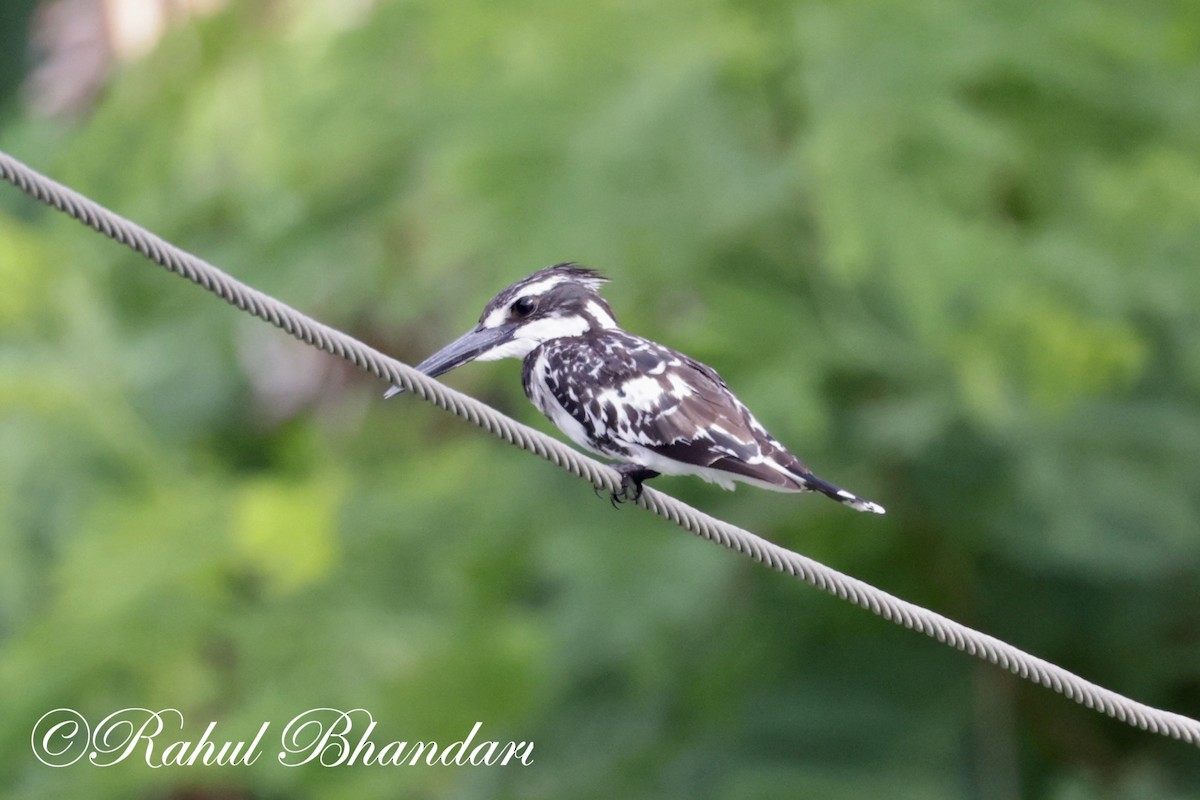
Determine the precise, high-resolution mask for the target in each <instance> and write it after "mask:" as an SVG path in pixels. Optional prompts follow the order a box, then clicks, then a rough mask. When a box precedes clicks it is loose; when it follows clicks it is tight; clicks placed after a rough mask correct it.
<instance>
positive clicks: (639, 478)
mask: <svg viewBox="0 0 1200 800" xmlns="http://www.w3.org/2000/svg"><path fill="white" fill-rule="evenodd" d="M616 470H617V472H619V473H620V474H621V488H620V490H619V491H616V492H613V493H612V495H611V496H610V497H609V502H611V503H612V504H613V508H616V507H617V506H618V505H620V504H621V503H625V502H629V503H636V502H637V501H638V499H639V498H640V497H641V496H642V482H643V481H647V480H650V479H651V478H657V477H658V476H659V473H657V472H655V471H654V470H652V469H646V468H645V467H643V466H642V465H640V464H619V465H617V467H616Z"/></svg>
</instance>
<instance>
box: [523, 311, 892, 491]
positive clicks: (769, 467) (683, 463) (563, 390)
mask: <svg viewBox="0 0 1200 800" xmlns="http://www.w3.org/2000/svg"><path fill="white" fill-rule="evenodd" d="M531 356H532V357H531V358H528V359H527V360H526V362H525V369H524V371H523V375H522V378H523V382H524V384H525V391H526V394H528V396H529V398H530V400H532V401H533V403H534V404H535V405H536V406H538V408H539V409H541V411H542V412H543V413H544V414H546V415H547V416H548V417H550V419H551V420H552V421H553V422H554V423H555V424H556V425H558V427H559V428H561V429H562V430H563V431H564V432H565V433H566V434H567V435H568V436H570V437H571V439H573V440H574V441H575V442H577V443H578V444H580V445H583V446H584V447H587V448H589V449H591V450H593V451H595V452H598V453H600V454H602V455H605V456H609V457H611V458H616V459H622V460H626V461H631V462H634V463H637V464H640V465H642V466H645V467H647V468H649V469H652V470H654V471H656V472H661V473H663V474H668V475H671V474H674V475H679V474H691V475H698V476H700V477H702V478H704V479H705V480H708V481H711V482H713V483H717V484H719V485H721V486H724V487H725V488H727V489H732V488H733V482H734V480H740V481H743V482H746V483H751V484H754V485H757V486H761V487H763V488H767V489H773V490H775V491H783V492H800V491H817V492H821V493H822V494H826V495H828V496H829V497H831V498H833V499H834V500H837V501H839V502H841V503H845V504H846V505H849V506H851V507H853V508H856V509H858V510H860V511H875V512H876V513H882V508H880V507H879V506H877V505H876V504H875V503H872V502H870V501H869V500H864V499H862V498H860V497H857V496H855V495H853V494H851V493H850V492H847V491H845V490H843V489H840V488H838V487H837V486H834V485H832V484H829V483H827V482H825V481H823V480H821V479H820V478H818V477H817V476H815V475H813V474H812V472H811V471H810V470H809V469H808V468H807V467H806V466H804V464H803V463H802V462H801V461H800V460H799V459H798V458H796V456H794V455H792V453H790V452H789V451H788V450H787V449H786V448H785V447H784V446H783V445H782V444H780V443H779V441H778V440H777V439H775V437H773V436H771V434H770V433H768V432H767V430H766V429H765V428H763V426H762V425H761V424H760V423H759V422H758V420H757V419H755V418H754V415H753V414H751V413H750V411H749V410H748V409H747V408H746V406H745V405H743V404H742V403H741V401H739V400H738V399H737V398H736V397H735V396H734V395H733V393H732V392H731V391H730V390H729V387H728V386H726V385H725V382H724V380H722V379H721V377H720V375H718V374H717V373H716V371H715V370H713V369H712V368H711V367H709V366H707V365H705V364H702V363H700V362H699V361H696V360H694V359H692V358H689V357H687V356H685V355H683V354H682V353H679V352H677V351H675V350H672V349H670V348H668V347H665V346H663V345H660V344H656V343H654V342H651V341H649V340H646V339H642V338H641V337H637V336H633V335H630V334H627V333H625V332H623V331H619V330H602V331H593V332H590V333H588V334H585V335H584V336H580V337H572V338H564V339H557V340H552V341H549V342H546V343H545V344H544V345H543V346H542V347H541V348H540V349H539V351H538V352H535V353H533V354H531Z"/></svg>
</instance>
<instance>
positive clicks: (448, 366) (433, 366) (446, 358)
mask: <svg viewBox="0 0 1200 800" xmlns="http://www.w3.org/2000/svg"><path fill="white" fill-rule="evenodd" d="M516 329H517V326H516V325H511V324H510V325H500V326H499V327H496V328H480V327H478V326H476V327H474V328H472V329H471V330H469V331H467V332H466V333H464V334H463V335H462V336H460V337H458V338H457V339H455V340H454V341H453V342H451V343H450V344H448V345H446V346H445V347H443V348H442V349H441V350H438V351H437V352H436V353H434V354H433V355H431V356H430V357H429V358H427V359H425V360H424V361H422V362H421V363H420V364H417V369H418V370H419V371H421V372H423V373H425V374H426V375H428V376H429V377H431V378H436V377H437V376H438V375H442V374H444V373H447V372H449V371H450V370H452V369H455V368H457V367H461V366H462V365H463V364H466V363H467V362H468V361H473V360H474V359H476V358H478V357H479V356H480V355H482V354H483V353H485V352H487V351H488V350H491V349H492V348H493V347H496V346H497V345H500V344H503V343H504V342H506V341H508V340H509V339H511V338H512V335H513V331H515V330H516ZM403 391H404V387H402V386H393V387H392V388H390V389H388V390H387V392H385V393H384V395H383V397H384V399H385V400H386V399H387V398H389V397H393V396H395V395H398V394H400V393H401V392H403Z"/></svg>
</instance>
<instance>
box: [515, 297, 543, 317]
mask: <svg viewBox="0 0 1200 800" xmlns="http://www.w3.org/2000/svg"><path fill="white" fill-rule="evenodd" d="M536 306H537V303H536V302H534V299H533V298H532V297H520V298H517V300H516V302H514V303H513V304H512V312H513V315H514V316H518V317H528V316H529V315H530V314H532V313H533V309H534V308H535V307H536Z"/></svg>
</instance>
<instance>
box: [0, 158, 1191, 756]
mask: <svg viewBox="0 0 1200 800" xmlns="http://www.w3.org/2000/svg"><path fill="white" fill-rule="evenodd" d="M0 177H3V178H4V180H6V181H8V182H9V183H11V184H13V185H14V186H16V187H17V188H18V189H21V190H22V191H23V192H25V193H26V194H28V195H30V196H31V197H34V198H36V199H38V200H40V201H42V202H43V203H46V204H47V205H51V206H53V207H55V208H57V209H58V210H59V211H62V212H63V213H65V214H68V215H69V216H71V217H74V218H75V219H77V220H79V221H80V222H82V223H84V224H85V225H88V226H89V227H91V228H94V229H95V230H97V231H99V232H100V233H103V234H104V235H105V236H108V237H109V238H111V239H114V240H116V241H118V242H121V243H122V244H125V245H127V246H128V247H129V248H131V249H132V250H134V251H135V252H137V253H140V254H141V255H143V256H145V257H147V258H149V259H150V260H151V261H154V262H155V263H156V264H158V265H159V266H161V267H163V268H165V269H167V270H169V271H171V272H174V273H176V274H178V275H182V276H183V277H185V278H187V279H188V280H190V281H192V282H193V283H196V284H199V285H200V286H203V287H204V288H205V289H208V290H209V291H210V292H212V293H213V294H215V295H217V296H218V297H220V298H222V299H224V300H225V301H226V302H228V303H230V304H231V305H234V306H237V307H238V308H240V309H242V310H243V311H247V312H249V313H251V314H253V315H254V316H256V317H259V318H260V319H264V320H266V321H267V322H270V323H271V324H272V325H275V326H276V327H278V328H282V329H283V330H285V331H287V332H288V333H290V334H291V335H292V336H294V337H296V338H297V339H299V340H300V341H302V342H306V343H307V344H311V345H313V346H314V347H318V348H320V349H322V350H325V351H327V352H329V353H333V354H334V355H336V356H338V357H340V358H344V359H346V360H347V361H349V362H350V363H352V364H355V365H356V366H358V367H361V368H362V369H364V370H366V371H368V372H370V373H372V374H373V375H376V376H378V377H380V378H383V379H385V380H387V381H390V382H391V383H392V384H395V385H399V386H403V387H404V388H405V389H406V390H407V391H409V392H412V393H413V394H415V395H417V396H418V397H420V398H421V399H423V400H426V401H428V402H430V403H433V404H434V405H436V406H438V407H439V408H442V409H445V410H446V411H449V412H451V413H453V414H456V415H458V416H460V417H463V418H464V419H467V420H469V421H470V422H472V423H474V424H475V425H477V426H479V427H480V428H483V429H484V430H486V431H488V432H489V433H492V434H494V435H496V436H498V437H500V438H501V439H504V440H505V441H507V442H510V443H512V444H515V445H517V446H518V447H521V448H523V449H525V450H528V451H529V452H531V453H535V454H537V455H539V456H541V457H542V458H544V459H546V460H548V461H552V462H553V463H555V464H556V465H558V466H559V467H562V468H563V469H565V470H567V471H568V472H570V473H572V474H574V475H578V476H579V477H581V478H584V479H586V480H588V481H589V482H591V484H592V485H593V486H594V487H596V488H597V489H599V490H605V491H610V492H611V491H615V490H617V489H619V488H620V482H621V481H620V476H619V475H618V474H617V472H616V471H615V470H613V469H612V468H611V467H609V466H607V465H604V464H601V463H600V462H598V461H595V460H594V459H592V458H589V457H588V456H585V455H583V454H582V453H580V452H578V451H576V450H574V449H572V448H570V447H567V446H566V445H564V444H562V443H561V442H559V441H557V440H555V439H553V438H551V437H549V436H547V435H546V434H544V433H541V432H540V431H536V430H534V429H533V428H530V427H527V426H526V425H523V424H521V423H520V422H517V421H516V420H513V419H510V418H509V417H506V416H505V415H503V414H501V413H500V412H498V411H496V410H495V409H493V408H491V407H490V406H487V405H485V404H483V403H481V402H479V401H478V400H475V399H474V398H471V397H468V396H467V395H464V394H462V393H461V392H457V391H455V390H454V389H451V388H450V387H448V386H445V385H443V384H441V383H439V382H437V381H435V380H433V379H431V378H428V377H426V376H425V375H423V374H421V373H420V372H417V371H416V370H415V369H413V368H412V367H410V366H408V365H407V364H404V363H401V362H399V361H397V360H395V359H394V358H390V357H389V356H386V355H384V354H383V353H380V352H379V351H377V350H375V349H374V348H371V347H368V346H367V345H365V344H363V343H362V342H359V341H358V340H356V339H354V338H352V337H351V336H348V335H347V334H344V333H342V332H341V331H338V330H335V329H333V328H330V327H329V326H327V325H323V324H321V323H320V322H317V321H316V320H314V319H312V318H310V317H308V316H305V315H304V314H301V313H300V312H299V311H296V310H295V309H293V308H291V307H289V306H287V305H285V304H284V303H281V302H280V301H278V300H276V299H274V298H272V297H269V296H268V295H265V294H263V293H262V292H260V291H258V290H256V289H252V288H251V287H249V286H247V285H246V284H244V283H242V282H240V281H238V280H235V279H234V278H232V277H230V276H229V275H226V274H225V273H224V272H222V271H221V270H219V269H217V268H216V267H214V266H212V265H211V264H208V263H207V262H205V261H203V260H201V259H199V258H197V257H195V256H193V255H190V254H188V253H186V252H184V251H182V250H180V249H179V248H177V247H175V246H173V245H171V244H169V243H168V242H166V241H164V240H162V239H160V238H159V237H157V236H155V235H154V234H152V233H150V232H149V231H147V230H145V229H143V228H141V227H139V226H138V225H135V224H134V223H132V222H130V221H129V220H127V219H125V218H123V217H121V216H119V215H117V214H114V213H113V212H111V211H109V210H108V209H106V208H104V207H103V206H100V205H98V204H97V203H95V202H93V201H91V200H89V199H87V198H86V197H84V196H83V195H81V194H79V193H78V192H75V191H73V190H71V189H69V188H67V187H65V186H63V185H61V184H59V183H56V182H55V181H53V180H50V179H49V178H47V177H45V176H43V175H41V174H40V173H38V172H36V171H34V170H33V169H31V168H29V167H28V166H26V165H24V164H23V163H21V162H20V161H18V160H16V159H14V158H13V157H12V156H10V155H8V154H7V153H4V152H3V151H0ZM638 503H639V505H641V506H643V507H644V508H646V509H649V510H650V511H652V512H654V513H655V514H658V515H659V516H660V517H663V518H665V519H668V520H670V521H672V522H674V523H676V524H677V525H679V526H681V527H683V528H686V529H687V530H689V531H691V532H692V533H695V534H697V535H698V536H701V537H703V538H705V539H708V540H710V541H713V542H717V543H718V544H721V545H723V546H724V547H727V548H729V549H730V550H736V551H737V552H739V553H742V554H743V555H746V556H749V557H750V558H752V559H754V560H755V561H758V562H759V563H762V564H765V565H767V566H769V567H771V568H772V569H775V570H778V571H780V572H785V573H787V574H788V575H793V576H795V577H797V578H800V579H802V580H804V581H806V582H807V583H810V584H812V585H813V586H815V587H817V588H818V589H822V590H823V591H826V592H828V593H830V594H833V595H836V596H837V597H840V598H842V599H843V600H847V601H849V602H851V603H854V604H855V605H858V606H861V607H863V608H865V609H868V610H869V611H871V612H873V613H875V614H878V615H879V616H881V617H883V618H884V619H887V620H890V621H892V622H895V623H896V624H898V625H903V626H904V627H906V628H911V629H913V630H916V631H920V632H921V633H924V634H926V635H927V636H932V637H933V638H934V639H937V640H938V641H939V642H943V643H945V644H948V645H950V646H951V647H954V648H956V649H958V650H962V651H963V652H965V653H969V654H971V655H973V656H976V657H978V658H981V659H984V660H985V661H989V662H991V663H993V664H996V665H998V666H1000V667H1003V668H1004V669H1007V670H1008V671H1010V672H1012V673H1014V674H1016V675H1019V676H1021V677H1022V678H1025V679H1026V680H1029V681H1032V682H1034V683H1038V684H1041V685H1042V686H1045V687H1047V688H1050V689H1053V690H1054V691H1056V692H1058V693H1059V694H1062V695H1065V696H1066V697H1069V698H1070V699H1072V700H1074V701H1075V702H1077V703H1080V704H1082V705H1084V706H1087V707H1088V708H1092V709H1096V710H1097V711H1101V712H1103V713H1105V714H1107V715H1108V716H1110V717H1113V718H1114V719H1118V720H1120V721H1122V722H1124V723H1127V724H1129V725H1133V726H1136V727H1138V728H1142V729H1144V730H1147V731H1152V732H1154V733H1159V734H1162V735H1164V736H1169V737H1171V738H1173V739H1179V740H1181V741H1184V742H1187V743H1189V744H1192V745H1195V746H1200V722H1197V721H1196V720H1193V719H1191V718H1189V717H1185V716H1183V715H1181V714H1175V713H1173V712H1170V711H1164V710H1161V709H1157V708H1152V707H1150V706H1147V705H1144V704H1142V703H1139V702H1136V701H1134V700H1131V699H1129V698H1127V697H1124V696H1123V695H1120V694H1117V693H1116V692H1113V691H1110V690H1108V689H1105V688H1104V687H1102V686H1097V685H1096V684H1094V683H1091V682H1090V681H1086V680H1084V679H1083V678H1080V677H1079V676H1077V675H1074V674H1072V673H1071V672H1068V671H1067V670H1065V669H1063V668H1061V667H1058V666H1055V665H1054V664H1051V663H1049V662H1048V661H1044V660H1043V659H1040V658H1037V657H1036V656H1032V655H1030V654H1029V653H1026V652H1024V651H1022V650H1019V649H1017V648H1016V647H1013V646H1012V645H1010V644H1007V643H1005V642H1002V641H1000V640H999V639H996V638H995V637H992V636H988V635H987V634H984V633H980V632H979V631H976V630H974V629H972V628H968V627H967V626H965V625H962V624H960V623H957V622H955V621H953V620H951V619H948V618H946V617H943V616H942V615H941V614H937V613H934V612H933V611H929V610H927V609H925V608H922V607H920V606H917V605H914V604H913V603H909V602H907V601H904V600H901V599H899V598H897V597H893V596H892V595H890V594H888V593H887V592H884V591H882V590H880V589H877V588H875V587H874V586H871V585H870V584H867V583H864V582H863V581H860V580H858V579H856V578H852V577H850V576H848V575H844V574H842V573H841V572H838V571H837V570H835V569H832V568H830V567H827V566H825V565H824V564H821V563H819V562H817V561H814V560H812V559H811V558H807V557H806V556H802V555H800V554H799V553H793V552H792V551H790V550H787V549H785V548H783V547H780V546H778V545H776V544H773V543H771V542H768V541H766V540H765V539H762V538H760V537H758V536H756V535H755V534H753V533H751V532H749V531H747V530H743V529H742V528H738V527H736V526H734V525H730V524H729V523H727V522H723V521H721V520H719V519H716V518H714V517H710V516H709V515H707V514H705V513H703V512H701V511H698V510H696V509H694V508H692V507H691V506H689V505H687V504H685V503H682V502H680V501H679V500H676V499H675V498H673V497H671V496H669V495H666V494H663V493H662V492H659V491H656V490H654V489H652V488H650V487H646V489H645V491H644V492H643V493H642V496H641V499H640V500H639V501H638Z"/></svg>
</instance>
